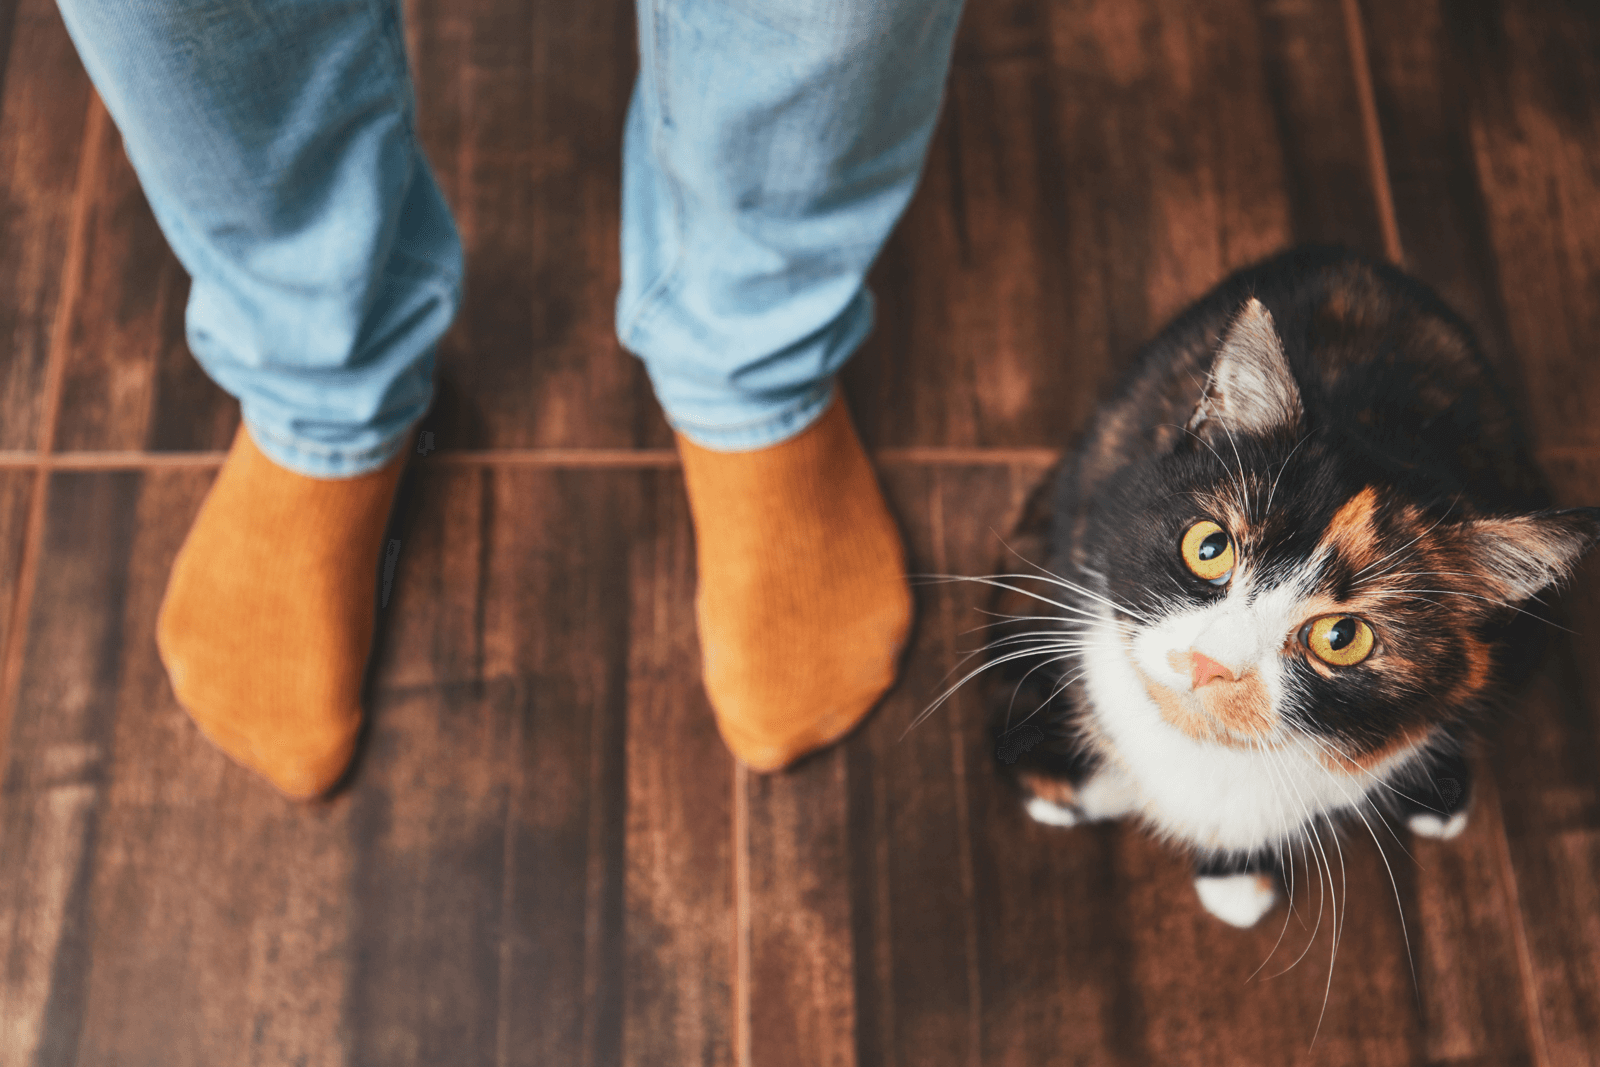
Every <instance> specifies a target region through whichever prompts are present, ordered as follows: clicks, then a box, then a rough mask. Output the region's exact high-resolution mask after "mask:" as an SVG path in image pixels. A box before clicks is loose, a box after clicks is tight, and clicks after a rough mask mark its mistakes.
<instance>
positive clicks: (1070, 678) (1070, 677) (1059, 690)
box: [1006, 657, 1089, 730]
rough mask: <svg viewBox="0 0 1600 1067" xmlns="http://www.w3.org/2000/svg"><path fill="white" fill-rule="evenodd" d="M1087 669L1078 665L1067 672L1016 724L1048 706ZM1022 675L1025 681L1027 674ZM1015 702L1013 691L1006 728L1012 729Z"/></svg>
mask: <svg viewBox="0 0 1600 1067" xmlns="http://www.w3.org/2000/svg"><path fill="white" fill-rule="evenodd" d="M1062 658H1063V659H1064V658H1066V657H1062ZM1048 662H1054V661H1048ZM1088 669H1089V668H1088V667H1079V668H1078V669H1077V670H1076V671H1073V672H1072V673H1071V674H1069V675H1067V676H1066V677H1065V678H1063V679H1062V680H1061V684H1060V685H1058V686H1056V687H1055V688H1054V689H1053V690H1051V691H1050V695H1049V696H1047V697H1045V698H1044V702H1043V703H1041V704H1040V705H1039V706H1038V707H1036V708H1034V709H1033V710H1032V711H1030V712H1028V714H1026V715H1024V716H1023V717H1022V722H1019V723H1017V726H1021V725H1023V723H1026V722H1027V721H1028V720H1029V719H1031V718H1033V717H1034V716H1035V715H1037V714H1039V712H1041V711H1043V710H1044V709H1045V708H1047V707H1049V706H1050V702H1051V701H1052V700H1054V699H1055V698H1056V697H1058V696H1060V695H1061V694H1062V693H1065V692H1066V691H1067V686H1069V685H1071V684H1072V683H1073V682H1075V681H1077V680H1078V679H1079V678H1081V677H1082V676H1083V673H1084V672H1085V671H1087V670H1088ZM1028 673H1029V674H1032V673H1033V672H1032V671H1029V672H1028ZM1022 677H1023V681H1026V680H1027V677H1028V675H1026V674H1025V675H1023V676H1022ZM1021 689H1022V683H1021V682H1018V683H1017V691H1021ZM1016 704H1017V693H1016V692H1013V693H1012V694H1011V703H1010V704H1009V705H1008V706H1007V707H1006V729H1008V730H1010V729H1013V727H1012V726H1011V709H1012V708H1014V707H1016Z"/></svg>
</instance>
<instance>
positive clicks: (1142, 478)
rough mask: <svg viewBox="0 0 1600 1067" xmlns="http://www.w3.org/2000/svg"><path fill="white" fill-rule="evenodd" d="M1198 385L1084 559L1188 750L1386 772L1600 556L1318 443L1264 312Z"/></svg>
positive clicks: (1110, 502)
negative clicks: (1318, 746)
mask: <svg viewBox="0 0 1600 1067" xmlns="http://www.w3.org/2000/svg"><path fill="white" fill-rule="evenodd" d="M1195 388H1196V394H1197V395H1196V401H1195V406H1194V410H1193V414H1192V417H1191V418H1190V419H1189V420H1188V425H1187V426H1186V427H1183V428H1182V430H1181V433H1179V432H1177V431H1176V430H1175V431H1174V435H1175V436H1176V438H1177V442H1176V444H1175V445H1174V446H1173V447H1172V448H1170V449H1169V450H1167V451H1165V452H1164V453H1162V454H1161V455H1159V456H1157V457H1155V458H1154V459H1152V460H1150V461H1148V462H1146V463H1143V464H1141V465H1139V466H1136V467H1134V468H1131V469H1129V470H1128V471H1126V472H1124V476H1123V477H1120V478H1119V479H1117V484H1116V485H1115V486H1114V488H1113V489H1112V490H1111V491H1109V492H1107V493H1105V494H1104V495H1103V499H1102V500H1101V501H1100V502H1099V503H1098V504H1097V507H1096V510H1095V511H1094V513H1093V514H1092V515H1091V517H1090V522H1091V530H1092V532H1091V535H1090V537H1088V538H1087V541H1088V542H1090V543H1092V544H1094V545H1096V546H1097V548H1096V551H1095V552H1094V553H1093V556H1092V563H1093V569H1094V570H1095V571H1096V572H1097V573H1098V574H1099V575H1100V576H1101V577H1102V578H1103V580H1104V582H1105V583H1106V588H1107V591H1108V594H1109V599H1110V600H1111V601H1114V602H1115V603H1116V604H1117V605H1119V612H1118V616H1119V621H1120V625H1119V626H1118V630H1119V632H1120V633H1121V637H1120V638H1119V640H1120V641H1121V642H1122V644H1123V651H1124V652H1125V653H1126V655H1127V656H1128V657H1129V660H1130V662H1131V663H1132V664H1133V665H1134V667H1135V669H1136V671H1137V673H1138V675H1139V679H1140V682H1141V683H1142V684H1143V685H1144V687H1145V689H1146V691H1147V692H1148V693H1149V695H1150V696H1151V698H1152V699H1153V700H1154V701H1155V703H1156V705H1157V706H1158V707H1159V708H1160V709H1161V713H1162V715H1163V717H1164V718H1165V719H1166V720H1167V721H1168V722H1169V723H1171V724H1172V725H1174V726H1176V727H1178V728H1179V729H1181V730H1183V731H1184V732H1185V733H1187V734H1189V735H1190V736H1191V737H1194V738H1196V739H1200V740H1208V741H1212V742H1215V743H1218V744H1223V745H1229V746H1233V747H1240V748H1247V747H1250V746H1251V745H1252V744H1257V743H1261V742H1267V743H1270V742H1271V739H1272V738H1273V737H1275V736H1282V735H1283V733H1284V732H1285V731H1293V732H1294V733H1297V734H1302V735H1303V734H1308V733H1309V734H1313V735H1320V736H1323V737H1327V738H1332V739H1337V743H1336V745H1335V746H1334V747H1336V748H1337V749H1338V751H1339V752H1341V753H1345V754H1347V755H1351V756H1354V757H1356V758H1358V759H1359V761H1360V762H1361V763H1362V764H1363V765H1364V766H1365V765H1374V764H1376V763H1378V762H1380V761H1381V760H1382V759H1383V758H1384V757H1385V756H1386V755H1387V754H1389V753H1394V752H1398V751H1400V750H1401V749H1403V748H1405V747H1408V746H1409V744H1410V743H1413V742H1415V741H1417V740H1420V739H1421V737H1422V736H1423V735H1424V734H1425V733H1426V732H1427V731H1428V729H1429V728H1430V726H1431V725H1432V724H1434V723H1437V722H1441V721H1446V720H1451V719H1456V718H1459V717H1461V715H1462V714H1463V713H1464V712H1465V711H1466V710H1468V709H1471V708H1474V707H1477V706H1480V705H1481V704H1482V703H1483V701H1484V699H1485V697H1486V696H1488V695H1489V694H1490V692H1491V691H1492V690H1493V688H1494V686H1495V684H1496V682H1497V680H1498V676H1499V674H1500V668H1501V667H1502V666H1503V658H1504V655H1505V652H1506V649H1505V648H1504V647H1502V645H1503V643H1504V642H1503V634H1504V631H1505V624H1506V622H1507V621H1508V619H1511V618H1513V617H1515V615H1516V614H1517V612H1518V611H1519V610H1521V608H1523V607H1526V606H1527V602H1528V601H1529V600H1530V598H1533V597H1536V596H1537V595H1538V594H1540V593H1541V592H1544V591H1545V590H1547V589H1549V588H1550V587H1552V586H1553V585H1556V584H1557V583H1559V582H1561V581H1562V580H1563V579H1565V578H1566V577H1567V576H1569V575H1570V573H1571V571H1572V569H1573V567H1574V566H1575V565H1576V563H1577V561H1578V560H1579V559H1580V557H1581V556H1582V555H1583V553H1584V552H1586V551H1587V550H1588V549H1589V548H1591V547H1592V546H1593V545H1594V544H1595V543H1596V541H1597V539H1600V510H1597V509H1590V508H1582V509H1574V510H1566V511H1542V512H1535V513H1526V514H1480V513H1477V512H1474V511H1473V510H1472V509H1471V507H1470V506H1469V505H1468V504H1467V503H1466V502H1465V499H1464V497H1463V496H1462V494H1461V493H1459V492H1454V493H1452V492H1451V491H1449V487H1448V485H1446V486H1444V488H1442V489H1441V488H1438V487H1432V488H1430V483H1429V481H1428V478H1427V471H1425V470H1423V471H1421V472H1419V471H1418V470H1416V469H1415V468H1416V466H1417V464H1416V463H1415V462H1412V457H1406V456H1398V457H1397V456H1393V455H1387V454H1385V452H1384V450H1383V449H1381V448H1374V447H1372V446H1371V444H1370V441H1371V440H1372V438H1371V435H1366V436H1363V435H1361V434H1357V433H1350V432H1346V429H1347V428H1344V427H1341V426H1339V425H1337V422H1338V416H1337V413H1333V414H1328V413H1325V414H1324V415H1323V417H1322V418H1321V420H1320V421H1321V423H1322V424H1321V425H1313V424H1312V423H1311V421H1310V420H1309V418H1308V414H1307V410H1306V407H1305V405H1304V404H1303V402H1302V394H1301V388H1300V386H1299V385H1298V384H1297V382H1296V379H1295V377H1294V375H1293V373H1292V372H1291V370H1290V366H1289V363H1288V361H1287V360H1286V359H1285V356H1284V349H1283V343H1282V340H1281V339H1280V337H1279V334H1278V332H1277V330H1276V328H1275V326H1274V323H1273V320H1272V317H1271V315H1270V314H1269V313H1268V311H1267V309H1266V308H1265V307H1264V306H1263V305H1262V304H1261V303H1260V302H1259V301H1257V300H1254V299H1252V300H1250V301H1249V302H1248V303H1247V304H1246V305H1245V306H1244V307H1243V308H1242V309H1241V310H1240V312H1239V313H1238V315H1237V316H1236V317H1235V319H1234V320H1233V322H1232V324H1231V325H1230V326H1229V328H1228V330H1227V331H1226V332H1225V334H1224V336H1223V338H1222V341H1221V343H1220V347H1219V348H1218V350H1217V354H1216V356H1215V359H1214V361H1213V364H1212V368H1211V372H1210V376H1209V379H1208V380H1207V381H1206V382H1204V383H1199V382H1197V383H1195ZM1363 442H1366V443H1363Z"/></svg>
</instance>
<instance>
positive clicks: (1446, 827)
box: [1406, 810, 1467, 841]
mask: <svg viewBox="0 0 1600 1067" xmlns="http://www.w3.org/2000/svg"><path fill="white" fill-rule="evenodd" d="M1406 825H1407V826H1409V827H1411V832H1412V833H1414V834H1420V835H1421V836H1423V837H1436V838H1438V839H1439V840H1441V841H1448V840H1450V839H1451V838H1452V837H1455V836H1456V835H1457V834H1459V833H1460V832H1461V831H1462V830H1465V829H1466V828H1467V813H1466V812H1465V811H1464V810H1463V811H1458V812H1456V813H1455V814H1454V815H1451V816H1449V817H1448V818H1445V817H1443V816H1439V815H1435V814H1434V813H1433V812H1431V811H1419V812H1417V813H1416V814H1415V815H1413V816H1411V817H1410V818H1409V819H1407V820H1406Z"/></svg>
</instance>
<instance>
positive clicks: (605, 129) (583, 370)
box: [406, 0, 672, 448]
mask: <svg viewBox="0 0 1600 1067" xmlns="http://www.w3.org/2000/svg"><path fill="white" fill-rule="evenodd" d="M406 16H407V22H408V25H409V35H410V38H411V51H412V57H413V62H414V68H415V72H416V73H415V78H416V84H417V95H418V133H419V136H420V138H421V140H422V143H423V146H424V148H425V150H426V151H427V153H428V156H429V158H430V160H431V161H432V163H433V167H434V170H435V172H436V174H437V176H438V178H439V181H440V185H441V186H442V188H443V189H444V191H445V196H446V199H447V200H448V202H449V203H450V206H451V208H452V210H453V211H454V213H455V218H456V223H457V227H458V229H459V230H460V232H461V236H462V240H463V242H464V244H465V248H466V259H467V285H466V297H465V303H464V304H463V306H462V309H461V312H460V315H459V318H458V321H457V325H456V327H455V328H454V329H453V330H452V331H451V332H450V333H449V334H448V335H447V336H446V337H445V339H444V340H443V341H442V342H441V346H440V356H439V358H440V372H439V373H440V386H441V392H440V395H439V398H438V400H437V401H436V403H435V412H436V413H437V417H438V419H439V424H440V425H439V434H440V439H441V441H443V440H449V441H450V442H451V443H452V445H454V446H456V447H467V448H486V447H497V448H510V447H530V446H540V447H629V446H650V445H657V446H659V445H670V444H671V441H672V437H671V432H670V430H668V428H667V426H666V423H665V420H664V419H663V418H662V417H661V415H660V412H659V409H658V408H657V407H656V405H655V400H654V394H653V392H652V391H651V389H650V385H649V382H648V380H647V379H646V378H645V375H644V368H643V365H642V364H641V363H639V361H638V360H636V359H635V358H634V357H632V356H631V355H629V354H628V353H626V352H625V351H623V350H622V348H621V347H620V345H619V343H618V341H617V337H616V331H615V328H614V326H613V324H612V318H613V310H614V307H615V303H616V296H617V288H618V285H619V284H620V279H621V274H620V269H621V268H620V265H619V264H620V259H619V240H620V237H619V234H620V230H619V228H618V226H619V221H618V220H619V211H620V207H621V197H622V192H621V177H622V124H623V117H624V115H625V114H626V111H627V104H628V97H629V94H630V92H631V91H632V88H633V77H634V72H635V70H636V67H637V60H636V49H635V45H634V35H633V5H632V4H631V3H628V2H627V0H605V2H602V3H598V4H592V5H587V6H585V7H584V9H583V17H581V18H575V17H573V12H572V11H571V10H569V9H568V8H566V7H564V6H563V5H560V4H525V3H518V2H516V0H479V2H477V3H474V4H473V5H471V6H470V8H464V7H462V6H461V5H459V4H453V3H436V2H434V0H410V2H408V3H407V4H406Z"/></svg>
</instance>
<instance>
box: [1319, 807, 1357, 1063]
mask: <svg viewBox="0 0 1600 1067" xmlns="http://www.w3.org/2000/svg"><path fill="white" fill-rule="evenodd" d="M1322 819H1323V821H1324V822H1326V823H1327V824H1328V835H1329V836H1330V837H1332V838H1333V847H1334V848H1335V849H1337V850H1338V853H1339V887H1340V888H1341V889H1343V890H1344V891H1345V894H1344V908H1345V917H1344V921H1343V922H1341V921H1340V918H1339V905H1338V900H1339V898H1338V895H1337V894H1335V895H1334V908H1333V944H1331V945H1330V946H1328V984H1327V986H1326V987H1325V988H1324V989H1323V991H1322V1011H1321V1012H1320V1013H1318V1015H1317V1028H1316V1029H1315V1030H1313V1031H1312V1033H1311V1046H1310V1047H1311V1048H1315V1047H1316V1044H1317V1035H1318V1034H1320V1033H1322V1020H1323V1019H1324V1018H1325V1017H1326V1016H1327V1014H1328V999H1329V997H1331V996H1332V995H1333V963H1334V960H1335V959H1337V958H1338V955H1339V941H1340V939H1341V937H1342V936H1343V935H1344V925H1345V923H1347V922H1349V912H1350V891H1349V888H1350V887H1349V884H1348V882H1347V880H1346V875H1345V869H1344V846H1342V845H1341V844H1339V830H1338V828H1337V827H1335V826H1334V825H1333V820H1332V819H1331V818H1329V817H1328V813H1327V812H1323V813H1322ZM1318 836H1319V837H1320V835H1318ZM1328 883H1329V886H1330V888H1331V886H1332V883H1333V871H1332V869H1331V868H1330V869H1329V871H1328Z"/></svg>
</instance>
